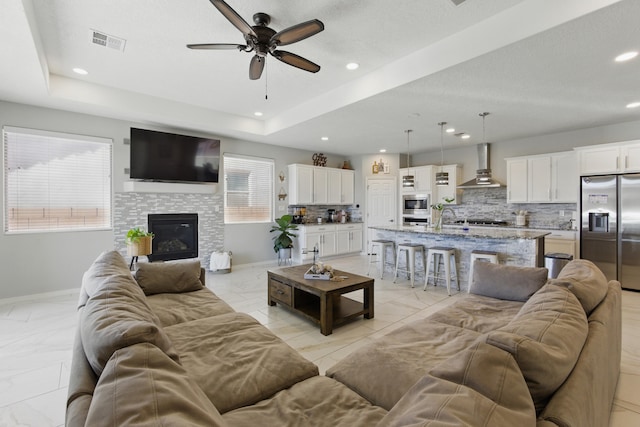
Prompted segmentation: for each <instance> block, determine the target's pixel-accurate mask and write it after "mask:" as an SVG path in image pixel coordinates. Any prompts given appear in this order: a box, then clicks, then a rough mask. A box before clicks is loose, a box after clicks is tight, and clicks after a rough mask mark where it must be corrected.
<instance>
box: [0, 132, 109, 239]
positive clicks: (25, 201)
mask: <svg viewBox="0 0 640 427" xmlns="http://www.w3.org/2000/svg"><path fill="white" fill-rule="evenodd" d="M2 134H3V145H4V150H3V155H4V187H5V188H4V199H5V200H4V201H5V203H4V210H5V211H4V219H5V220H4V230H5V232H7V233H25V232H42V231H71V230H89V229H109V228H111V227H112V219H111V218H112V215H111V162H112V145H113V144H112V140H110V139H105V138H97V137H91V136H82V135H71V134H63V133H54V132H48V131H41V130H35V129H23V128H15V127H8V126H5V127H3V129H2Z"/></svg>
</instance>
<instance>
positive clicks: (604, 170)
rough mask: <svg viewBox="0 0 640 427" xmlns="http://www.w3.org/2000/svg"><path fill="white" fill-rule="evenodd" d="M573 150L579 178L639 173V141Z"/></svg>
mask: <svg viewBox="0 0 640 427" xmlns="http://www.w3.org/2000/svg"><path fill="white" fill-rule="evenodd" d="M575 150H576V151H577V153H578V159H579V162H578V163H579V173H580V175H581V176H584V175H598V174H608V173H626V172H639V171H640V141H627V142H621V143H613V144H602V145H593V146H589V147H577V148H576V149H575Z"/></svg>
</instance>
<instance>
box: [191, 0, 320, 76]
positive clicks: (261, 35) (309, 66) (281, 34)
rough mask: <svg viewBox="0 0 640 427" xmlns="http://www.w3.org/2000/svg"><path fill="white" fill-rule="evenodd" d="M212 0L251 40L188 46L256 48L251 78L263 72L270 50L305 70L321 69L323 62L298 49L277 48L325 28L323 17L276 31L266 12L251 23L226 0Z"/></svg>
mask: <svg viewBox="0 0 640 427" xmlns="http://www.w3.org/2000/svg"><path fill="white" fill-rule="evenodd" d="M209 1H210V2H211V3H212V4H213V5H214V6H215V7H216V8H217V9H218V10H219V11H220V13H222V15H224V17H225V18H227V19H228V20H229V22H231V23H232V24H233V26H235V27H236V28H237V29H238V30H240V32H242V34H243V35H244V39H245V41H246V43H247V44H246V45H243V44H233V43H201V44H188V45H187V47H188V48H189V49H214V50H228V49H238V50H240V51H242V52H252V51H253V52H255V55H254V56H253V58H251V64H250V65H249V78H250V79H251V80H257V79H259V78H260V76H261V75H262V70H263V69H264V64H265V61H266V59H267V54H270V55H271V56H273V57H274V58H276V59H278V60H280V61H282V62H284V63H285V64H289V65H292V66H294V67H297V68H300V69H301V70H305V71H309V72H311V73H317V72H318V71H320V66H319V65H318V64H315V63H313V62H311V61H309V60H308V59H305V58H303V57H301V56H299V55H296V54H295V53H291V52H286V51H284V50H277V48H278V47H279V46H286V45H289V44H292V43H295V42H299V41H300V40H304V39H306V38H307V37H311V36H313V35H315V34H318V33H319V32H321V31H322V30H324V24H323V23H322V22H321V21H319V20H317V19H312V20H310V21H306V22H302V23H300V24H297V25H294V26H292V27H289V28H286V29H284V30H282V31H278V32H276V31H274V30H272V29H271V28H269V27H268V25H269V22H271V17H270V16H269V15H267V14H266V13H262V12H259V13H256V14H255V15H253V22H254V23H255V24H256V25H253V26H251V25H249V24H247V22H246V21H245V20H244V19H242V17H241V16H240V15H238V13H237V12H236V11H235V10H233V9H232V8H231V6H229V5H228V4H227V3H225V2H224V1H223V0H209Z"/></svg>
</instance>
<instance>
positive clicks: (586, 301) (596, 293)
mask: <svg viewBox="0 0 640 427" xmlns="http://www.w3.org/2000/svg"><path fill="white" fill-rule="evenodd" d="M550 283H553V284H554V285H557V286H563V287H566V288H567V289H569V290H570V291H571V292H572V293H573V294H574V295H575V296H576V297H577V298H578V300H579V301H580V304H582V307H583V308H584V311H585V313H587V316H589V314H591V312H592V311H593V309H594V308H596V306H597V305H598V304H600V301H602V300H603V299H604V297H605V295H606V294H607V289H608V285H607V284H608V281H607V278H606V277H605V275H604V274H603V273H602V271H600V269H599V268H598V267H596V265H595V264H594V263H592V262H591V261H589V260H586V259H576V260H573V261H571V262H569V263H568V264H567V265H565V266H564V268H563V269H562V270H561V271H560V274H558V278H557V279H552V280H550Z"/></svg>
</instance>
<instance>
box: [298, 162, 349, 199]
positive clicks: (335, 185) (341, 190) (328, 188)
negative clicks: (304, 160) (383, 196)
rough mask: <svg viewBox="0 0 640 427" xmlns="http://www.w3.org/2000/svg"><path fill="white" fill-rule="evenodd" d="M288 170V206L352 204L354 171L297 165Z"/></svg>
mask: <svg viewBox="0 0 640 427" xmlns="http://www.w3.org/2000/svg"><path fill="white" fill-rule="evenodd" d="M288 169H289V204H290V205H350V204H353V202H354V194H355V172H354V171H352V170H346V169H338V168H326V167H320V166H309V165H299V164H293V165H289V166H288Z"/></svg>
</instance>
